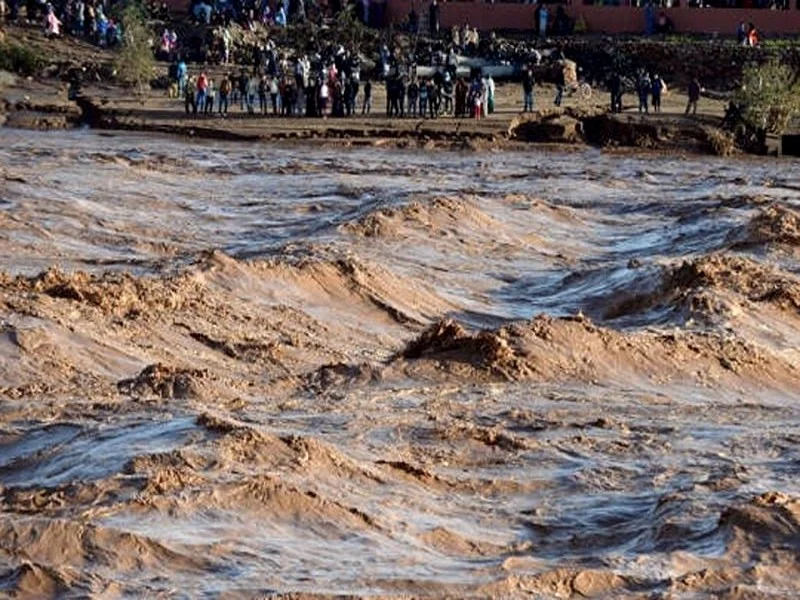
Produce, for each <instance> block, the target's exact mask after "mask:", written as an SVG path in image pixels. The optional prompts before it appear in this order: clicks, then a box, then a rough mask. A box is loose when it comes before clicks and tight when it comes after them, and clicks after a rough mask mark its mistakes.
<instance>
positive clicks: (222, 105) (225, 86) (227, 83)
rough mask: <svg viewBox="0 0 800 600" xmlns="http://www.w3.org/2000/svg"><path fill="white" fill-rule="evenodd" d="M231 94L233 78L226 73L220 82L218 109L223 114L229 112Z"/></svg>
mask: <svg viewBox="0 0 800 600" xmlns="http://www.w3.org/2000/svg"><path fill="white" fill-rule="evenodd" d="M230 94H231V80H230V78H229V77H228V76H227V75H225V76H224V77H223V78H222V81H221V82H220V84H219V102H218V103H217V106H218V108H217V110H218V112H219V114H221V115H227V114H228V97H229V96H230Z"/></svg>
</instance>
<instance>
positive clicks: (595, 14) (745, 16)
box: [386, 0, 800, 36]
mask: <svg viewBox="0 0 800 600" xmlns="http://www.w3.org/2000/svg"><path fill="white" fill-rule="evenodd" d="M793 4H794V3H793ZM427 5H428V2H423V3H420V2H415V6H416V9H417V11H418V12H419V13H420V26H421V28H422V29H423V30H426V29H427V20H426V19H425V16H426V15H427ZM440 7H441V26H442V27H443V28H445V27H447V28H449V27H452V26H453V25H461V24H463V23H464V22H467V23H469V25H470V26H472V27H477V28H478V29H479V30H491V29H532V28H533V17H534V11H535V10H536V6H535V5H533V4H505V3H500V4H487V3H485V2H481V1H475V2H447V3H443V4H440ZM410 10H411V0H387V7H386V12H387V19H388V22H391V23H400V22H402V21H404V20H406V18H407V17H408V13H409V12H410ZM566 10H567V13H568V14H569V15H570V17H572V18H573V19H576V18H578V17H579V16H582V17H583V20H584V21H585V22H586V26H587V30H588V31H589V32H592V33H642V32H643V31H644V10H643V9H640V8H633V7H630V6H583V5H580V4H578V5H571V6H567V7H566ZM665 12H666V13H667V15H668V16H669V18H670V19H671V20H672V23H673V24H674V25H675V31H676V32H685V33H719V34H720V35H731V36H732V35H735V34H736V28H737V26H738V25H739V23H740V22H741V21H744V22H746V23H750V22H752V23H754V24H755V26H756V27H757V28H758V29H759V30H760V31H761V32H763V33H766V34H795V35H796V34H800V10H794V9H793V10H786V11H780V10H753V9H735V8H731V9H727V8H725V9H722V8H719V9H716V8H705V9H703V8H688V7H680V8H669V9H666V10H665ZM554 13H555V9H554V8H553V9H552V10H551V11H550V15H551V16H550V18H551V22H552V18H553V15H554Z"/></svg>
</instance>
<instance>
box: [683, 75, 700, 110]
mask: <svg viewBox="0 0 800 600" xmlns="http://www.w3.org/2000/svg"><path fill="white" fill-rule="evenodd" d="M701 91H702V88H701V87H700V82H699V81H698V80H697V77H694V78H693V79H692V82H691V83H690V84H689V101H688V102H687V103H686V113H685V114H687V115H688V114H689V111H690V110H691V111H692V114H693V115H696V114H697V101H698V100H700V92H701Z"/></svg>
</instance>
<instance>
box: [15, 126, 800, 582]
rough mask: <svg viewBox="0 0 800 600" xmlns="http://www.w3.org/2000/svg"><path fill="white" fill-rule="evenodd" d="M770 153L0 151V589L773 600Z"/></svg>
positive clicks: (782, 268)
mask: <svg viewBox="0 0 800 600" xmlns="http://www.w3.org/2000/svg"><path fill="white" fill-rule="evenodd" d="M799 259H800V163H798V162H790V161H772V160H770V161H763V162H761V161H752V160H750V161H743V160H731V159H728V160H723V159H712V158H685V157H676V156H672V157H669V156H637V155H624V156H623V155H614V154H607V153H602V152H599V151H597V150H591V149H581V150H579V151H576V152H571V153H560V152H552V153H544V152H541V153H540V152H536V151H533V152H527V153H513V152H504V153H501V152H497V153H495V152H486V153H454V152H421V151H414V152H411V151H401V150H389V149H385V150H384V149H376V148H369V149H348V148H330V147H317V146H300V145H297V146H291V145H286V146H267V145H240V144H226V143H218V142H212V141H204V140H194V141H182V140H174V139H165V138H159V137H146V136H141V135H132V134H119V135H100V134H97V133H93V132H89V131H75V132H70V133H59V134H46V133H31V132H21V131H11V130H0V260H1V261H2V262H1V263H0V596H11V597H26V598H28V597H30V598H43V597H59V598H62V597H66V598H68V597H76V598H83V597H87V596H89V597H97V598H114V597H126V596H129V597H170V598H172V597H175V598H197V597H208V598H216V597H226V598H264V597H275V598H279V597H287V598H328V597H340V596H347V597H391V598H445V597H447V598H570V597H575V598H579V597H580V598H584V597H598V598H705V597H719V598H792V597H797V595H798V594H800V584H798V578H799V577H800V410H798V401H800V387H799V386H798V384H799V383H800V371H799V370H798V369H799V368H800V262H799Z"/></svg>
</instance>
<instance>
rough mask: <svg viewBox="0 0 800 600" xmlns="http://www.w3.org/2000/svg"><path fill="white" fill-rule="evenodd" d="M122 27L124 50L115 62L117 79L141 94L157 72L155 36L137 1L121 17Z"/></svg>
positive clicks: (130, 3) (127, 5)
mask: <svg viewBox="0 0 800 600" xmlns="http://www.w3.org/2000/svg"><path fill="white" fill-rule="evenodd" d="M119 20H120V23H121V24H122V47H121V48H120V49H119V52H118V53H117V57H116V60H115V61H114V68H115V70H116V76H117V79H118V80H119V81H121V82H123V83H126V84H128V85H131V86H136V87H137V88H138V89H139V90H140V91H141V90H143V89H144V88H145V87H146V86H147V85H149V83H150V80H151V79H152V78H153V73H154V70H155V56H154V54H153V48H152V39H153V35H152V32H151V31H150V29H149V28H148V26H147V19H146V16H145V11H144V10H143V8H142V7H141V6H140V5H139V4H138V3H136V2H126V3H125V4H124V5H123V7H122V9H121V11H120V16H119Z"/></svg>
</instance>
